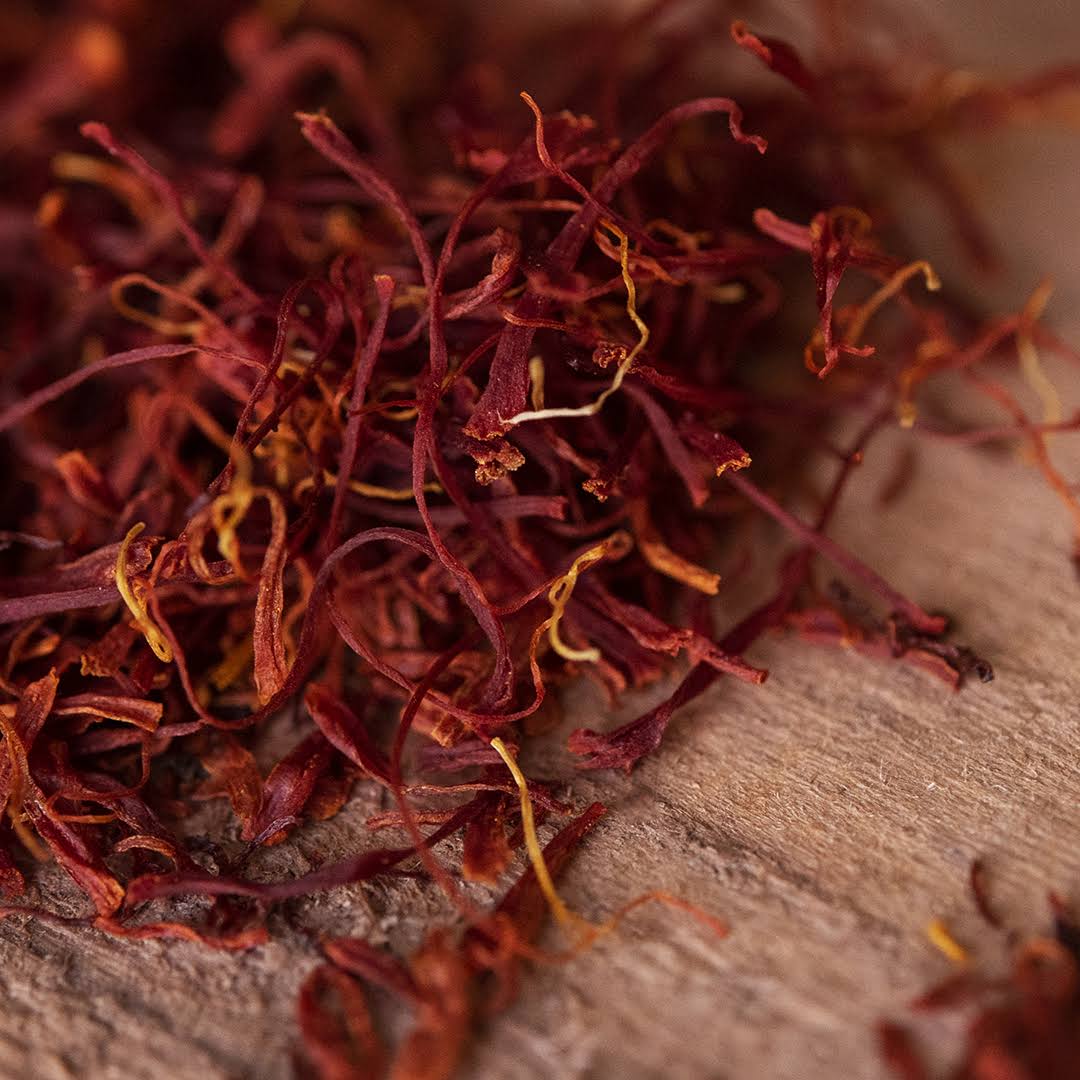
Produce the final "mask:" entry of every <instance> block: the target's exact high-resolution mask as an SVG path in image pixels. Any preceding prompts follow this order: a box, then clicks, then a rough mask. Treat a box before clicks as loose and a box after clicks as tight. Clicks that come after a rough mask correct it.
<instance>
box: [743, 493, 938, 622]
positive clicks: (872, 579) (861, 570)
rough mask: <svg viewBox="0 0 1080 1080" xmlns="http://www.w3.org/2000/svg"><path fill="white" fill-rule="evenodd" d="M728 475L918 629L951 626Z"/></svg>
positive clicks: (752, 500)
mask: <svg viewBox="0 0 1080 1080" xmlns="http://www.w3.org/2000/svg"><path fill="white" fill-rule="evenodd" d="M724 476H725V477H726V478H727V480H728V483H730V484H731V485H732V486H733V487H734V488H735V489H736V490H737V491H739V492H741V493H742V494H743V495H745V496H746V498H748V499H749V500H750V501H751V502H752V503H754V505H755V506H757V507H759V508H760V509H762V510H764V511H765V512H766V513H767V514H768V515H769V516H770V517H773V518H775V519H776V520H777V521H778V522H779V523H780V524H781V525H783V526H784V528H785V529H787V530H788V532H790V533H791V534H792V535H793V536H797V537H798V538H799V539H800V540H801V541H802V542H803V543H804V544H808V545H809V546H810V547H812V548H814V550H815V551H817V552H818V553H819V554H821V555H824V556H825V558H827V559H828V560H829V561H830V562H832V563H835V564H836V565H837V566H839V567H840V568H841V569H843V570H846V571H847V572H848V573H849V574H851V575H852V577H854V578H856V579H857V580H858V581H861V582H862V583H863V584H864V585H866V586H867V587H868V588H870V589H872V590H873V591H874V592H876V593H877V594H878V595H879V596H880V597H882V599H884V600H886V601H887V602H888V603H889V604H891V605H892V608H893V610H894V611H896V612H897V613H899V614H902V615H903V616H904V617H905V618H907V619H908V621H909V622H910V623H911V624H912V626H914V627H915V628H916V629H917V630H921V631H922V632H923V633H926V634H940V633H942V631H944V629H945V627H946V625H947V620H946V619H944V618H943V617H942V616H940V615H930V614H928V613H927V612H925V611H923V609H922V608H921V607H919V605H918V604H916V603H914V602H912V601H911V600H909V599H908V598H907V597H906V596H904V595H903V594H902V593H899V592H897V591H896V590H895V589H894V588H893V587H892V586H891V585H890V584H889V583H888V582H887V581H886V580H885V579H884V578H883V577H881V575H880V574H878V573H877V571H875V570H872V569H871V568H870V567H869V566H867V565H866V563H864V562H862V560H860V559H857V558H856V557H855V556H854V555H852V554H851V553H850V552H848V551H846V550H845V549H844V548H842V547H841V546H840V545H839V544H837V543H836V542H835V541H834V540H830V539H829V538H828V537H827V536H825V535H824V534H823V533H821V532H819V531H818V530H816V529H812V528H811V527H810V526H809V525H806V524H804V523H803V522H801V521H800V520H799V519H798V518H797V517H795V515H794V514H791V513H789V512H788V511H787V510H785V509H784V508H783V507H782V506H781V505H780V504H779V503H778V502H776V500H775V499H773V498H771V497H770V496H768V495H766V494H765V492H763V491H762V490H761V489H760V488H758V487H757V486H756V485H754V484H752V483H751V482H750V481H749V480H747V479H746V478H745V477H744V476H743V475H742V474H741V473H738V472H726V473H724Z"/></svg>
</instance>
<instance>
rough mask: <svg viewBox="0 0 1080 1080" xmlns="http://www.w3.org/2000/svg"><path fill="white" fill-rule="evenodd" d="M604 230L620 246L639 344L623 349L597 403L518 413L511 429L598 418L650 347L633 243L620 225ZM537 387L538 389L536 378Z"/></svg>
mask: <svg viewBox="0 0 1080 1080" xmlns="http://www.w3.org/2000/svg"><path fill="white" fill-rule="evenodd" d="M600 227H601V228H604V229H607V231H608V232H610V233H611V235H612V236H614V237H615V238H616V239H617V240H618V242H619V267H620V270H621V272H622V279H623V284H624V285H625V286H626V314H627V315H629V316H630V321H631V322H632V323H633V324H634V326H635V327H636V329H637V332H638V340H637V342H636V343H635V345H634V347H633V348H632V349H631V350H630V351H629V352H627V351H626V350H625V348H624V347H623V346H621V345H620V346H619V348H620V349H621V350H622V352H623V358H622V360H621V361H620V362H619V366H618V367H617V368H616V369H615V376H614V378H613V379H612V380H611V385H610V386H609V387H608V388H607V389H606V390H604V391H603V392H602V393H601V394H600V396H599V397H598V398H597V399H596V400H595V401H592V402H590V403H589V404H588V405H580V406H578V407H577V408H559V409H530V410H526V411H525V412H520V413H517V414H516V415H515V416H511V417H510V419H509V420H506V421H504V422H505V423H507V424H509V425H510V426H511V427H513V426H514V425H516V424H524V423H528V422H530V421H533V420H556V419H563V418H571V417H578V416H595V415H596V414H597V413H598V412H599V411H600V410H601V409H602V408H603V407H604V402H605V401H607V399H608V398H609V397H611V396H612V394H616V393H618V391H619V388H620V387H621V386H622V384H623V380H624V379H625V378H626V376H627V373H628V372H629V371H630V368H631V367H632V366H633V364H634V361H635V360H636V359H637V358H638V355H639V354H640V353H641V350H642V349H644V348H645V346H646V345H647V344H648V341H649V328H648V326H646V325H645V321H644V320H643V319H642V318H641V316H640V315H639V314H638V310H637V287H636V286H635V285H634V279H633V277H631V276H630V240H629V239H628V237H627V235H626V233H624V232H623V231H622V229H620V228H619V227H618V226H617V225H614V224H612V222H610V221H601V222H600ZM533 385H534V386H536V385H537V383H536V380H535V377H534V381H533ZM539 385H540V386H541V387H542V386H543V380H542V378H541V381H540V384H539Z"/></svg>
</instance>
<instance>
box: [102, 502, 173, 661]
mask: <svg viewBox="0 0 1080 1080" xmlns="http://www.w3.org/2000/svg"><path fill="white" fill-rule="evenodd" d="M145 528H146V523H145V522H143V521H140V522H137V523H136V524H135V525H132V526H131V528H130V529H128V531H127V535H126V536H125V537H124V539H123V540H122V541H121V543H120V550H119V551H118V552H117V554H116V574H115V576H116V588H117V589H118V590H119V592H120V597H121V599H122V600H123V601H124V603H125V604H127V606H128V610H129V611H130V612H131V614H132V615H133V616H134V620H133V621H134V625H135V626H136V628H137V629H138V630H139V632H140V633H141V634H142V635H143V637H145V638H146V643H147V645H149V646H150V648H151V649H153V651H154V655H155V656H156V657H157V658H158V659H159V660H160V661H162V662H163V663H165V664H170V663H172V659H173V651H172V647H171V646H170V645H169V643H168V641H167V640H166V639H165V637H164V635H163V634H162V633H161V631H160V630H159V629H158V628H157V627H156V626H155V625H154V620H153V619H151V618H150V613H149V611H147V609H146V601H145V600H144V599H143V598H142V597H141V596H139V595H138V593H137V592H136V589H135V587H134V586H133V585H132V583H131V581H130V580H129V579H128V572H127V559H128V550H129V549H130V548H131V542H132V541H133V540H134V539H135V537H136V536H138V535H139V533H141V532H142V531H143V529H145Z"/></svg>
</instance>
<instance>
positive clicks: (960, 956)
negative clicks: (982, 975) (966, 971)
mask: <svg viewBox="0 0 1080 1080" xmlns="http://www.w3.org/2000/svg"><path fill="white" fill-rule="evenodd" d="M926 938H927V940H928V941H929V942H930V944H931V945H933V946H934V948H935V949H937V950H938V952H940V953H942V954H943V955H944V956H945V957H946V958H947V959H949V960H951V961H952V962H953V963H954V964H956V965H957V966H958V967H964V966H966V965H967V963H968V961H969V960H970V957H969V956H968V951H967V949H965V948H964V946H963V945H961V944H960V942H958V941H957V940H956V938H954V937H953V936H952V934H951V933H950V932H949V928H948V927H947V926H946V925H945V924H944V923H943V922H942V921H941V919H931V920H930V923H929V924H928V925H927V927H926Z"/></svg>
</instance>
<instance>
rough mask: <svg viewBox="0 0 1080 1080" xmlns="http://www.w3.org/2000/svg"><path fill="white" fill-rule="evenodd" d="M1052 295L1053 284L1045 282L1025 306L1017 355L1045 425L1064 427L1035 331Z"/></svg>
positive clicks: (1021, 317) (1059, 400)
mask: <svg viewBox="0 0 1080 1080" xmlns="http://www.w3.org/2000/svg"><path fill="white" fill-rule="evenodd" d="M1053 291H1054V285H1053V282H1052V281H1049V280H1048V281H1044V282H1042V283H1041V284H1040V285H1039V287H1038V288H1037V289H1036V290H1035V291H1034V292H1033V293H1032V294H1031V297H1030V299H1029V300H1028V302H1027V303H1026V304H1025V305H1024V309H1023V311H1022V312H1021V313H1020V321H1019V323H1018V324H1017V327H1016V353H1017V355H1018V356H1019V358H1020V371H1021V373H1022V374H1023V376H1024V378H1025V379H1026V380H1027V382H1028V385H1029V386H1030V387H1031V388H1032V390H1034V391H1035V393H1036V394H1038V396H1039V400H1040V401H1041V402H1042V408H1043V423H1045V424H1060V423H1061V415H1062V411H1061V395H1060V394H1059V393H1058V392H1057V387H1056V386H1054V384H1053V382H1051V380H1050V377H1049V376H1048V375H1047V374H1046V370H1045V369H1044V368H1043V366H1042V361H1041V360H1040V358H1039V350H1038V348H1037V347H1036V345H1035V338H1034V329H1033V328H1034V325H1035V322H1036V321H1037V320H1038V318H1039V317H1040V316H1041V315H1042V313H1043V311H1044V310H1045V309H1046V305H1047V304H1048V303H1049V301H1050V295H1051V293H1052V292H1053Z"/></svg>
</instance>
